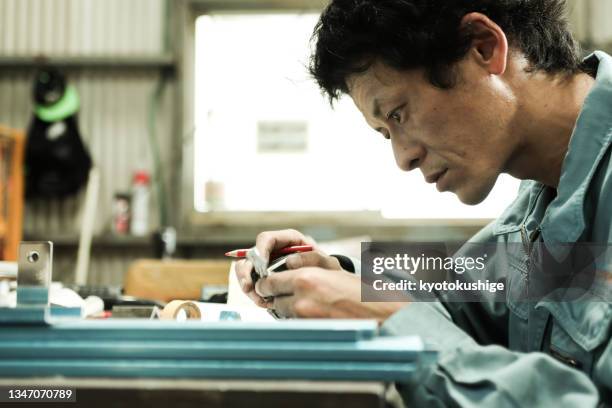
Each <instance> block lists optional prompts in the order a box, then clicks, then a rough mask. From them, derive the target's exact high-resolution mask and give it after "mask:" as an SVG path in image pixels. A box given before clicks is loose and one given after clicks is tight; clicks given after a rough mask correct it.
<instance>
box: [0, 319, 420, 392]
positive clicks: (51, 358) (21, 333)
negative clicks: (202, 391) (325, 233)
mask: <svg viewBox="0 0 612 408" xmlns="http://www.w3.org/2000/svg"><path fill="white" fill-rule="evenodd" d="M41 310H42V309H40V308H38V309H36V310H34V308H19V309H13V310H8V309H0V377H13V378H14V377H33V376H37V377H40V376H56V375H62V376H67V377H169V378H235V379H319V380H358V381H404V380H407V379H409V378H410V376H411V375H412V373H414V372H415V370H416V368H417V366H418V364H419V362H420V361H421V359H422V358H423V356H425V355H426V354H427V353H425V352H423V349H422V345H421V343H420V341H419V340H418V339H415V338H412V337H405V338H399V337H398V338H390V337H378V336H377V331H378V329H377V324H376V322H374V321H359V320H286V321H279V322H271V323H245V322H241V321H221V322H215V323H208V322H200V321H186V322H175V321H159V320H144V319H121V320H113V319H109V320H82V319H78V318H76V319H75V318H62V319H57V318H53V317H50V316H48V315H46V314H45V313H44V310H42V311H41ZM52 315H53V314H52ZM19 319H21V320H19ZM37 319H38V320H37Z"/></svg>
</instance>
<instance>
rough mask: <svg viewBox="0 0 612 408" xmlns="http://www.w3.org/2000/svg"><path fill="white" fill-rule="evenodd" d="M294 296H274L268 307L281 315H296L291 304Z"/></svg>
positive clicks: (293, 302)
mask: <svg viewBox="0 0 612 408" xmlns="http://www.w3.org/2000/svg"><path fill="white" fill-rule="evenodd" d="M294 304H295V296H278V297H275V298H274V301H273V302H272V304H271V306H270V308H271V309H273V310H274V311H275V312H276V314H278V315H279V316H282V317H296V314H295V310H294V307H293V305H294Z"/></svg>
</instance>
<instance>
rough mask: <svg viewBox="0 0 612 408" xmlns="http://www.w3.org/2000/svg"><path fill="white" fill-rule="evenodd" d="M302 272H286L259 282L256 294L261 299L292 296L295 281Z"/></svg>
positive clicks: (256, 286)
mask: <svg viewBox="0 0 612 408" xmlns="http://www.w3.org/2000/svg"><path fill="white" fill-rule="evenodd" d="M301 272H302V271H284V272H278V273H273V274H271V275H269V276H267V277H265V278H262V279H260V280H258V281H257V284H256V285H255V292H256V293H257V294H258V295H259V296H260V297H264V298H267V297H276V296H287V295H292V294H293V292H294V280H295V278H296V276H298V275H299V274H301Z"/></svg>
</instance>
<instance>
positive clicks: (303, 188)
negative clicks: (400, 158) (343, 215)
mask: <svg viewBox="0 0 612 408" xmlns="http://www.w3.org/2000/svg"><path fill="white" fill-rule="evenodd" d="M316 21H317V15H316V14H214V15H205V16H202V17H200V18H198V19H197V22H196V67H195V72H196V91H195V116H196V139H195V161H194V162H195V169H194V174H195V177H194V180H195V185H194V187H195V188H194V191H195V194H194V201H195V208H196V210H198V211H209V210H211V209H215V210H219V209H222V210H227V211H360V210H371V211H372V210H373V211H381V213H382V214H383V216H385V217H406V218H488V217H491V218H493V217H496V216H497V215H499V214H500V213H501V211H502V210H503V209H504V208H505V207H506V206H507V205H508V204H509V203H510V202H511V200H512V198H513V197H514V196H515V194H516V191H517V186H518V182H517V181H516V180H514V179H512V178H510V177H507V176H502V177H500V179H499V181H498V183H497V185H496V187H495V189H494V190H493V192H492V194H491V195H490V196H489V198H487V200H486V201H485V202H484V203H482V204H480V205H478V206H466V205H463V204H461V203H460V202H459V200H458V199H457V198H456V197H455V196H454V195H453V194H451V193H444V194H440V193H438V192H437V191H436V189H435V187H434V186H432V185H427V184H426V183H425V182H424V181H423V176H422V175H421V173H420V172H419V171H417V172H411V173H405V172H402V171H400V170H399V169H398V168H397V167H396V165H395V160H394V159H393V153H392V151H391V145H390V144H389V142H388V141H386V140H385V139H384V138H383V137H382V136H380V135H379V134H378V133H376V132H374V131H373V130H372V129H371V128H370V127H369V126H367V124H366V123H365V121H364V119H363V117H362V116H361V114H360V113H359V112H358V111H357V109H356V108H355V106H354V105H353V103H352V101H351V100H350V98H344V99H343V100H341V101H340V102H339V103H337V104H336V105H335V107H334V108H333V109H332V108H331V107H330V106H329V103H328V101H327V100H326V99H325V98H324V97H323V96H322V95H321V94H320V92H319V90H318V88H317V86H316V84H315V83H314V81H312V80H311V79H310V78H309V76H308V73H307V70H306V68H305V67H306V65H307V62H308V55H309V50H310V47H309V39H310V36H311V34H312V30H313V28H314V26H315V23H316Z"/></svg>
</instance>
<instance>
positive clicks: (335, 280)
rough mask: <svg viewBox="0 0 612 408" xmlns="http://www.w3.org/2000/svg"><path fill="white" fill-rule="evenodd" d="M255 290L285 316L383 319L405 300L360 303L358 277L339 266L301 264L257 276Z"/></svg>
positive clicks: (359, 281)
mask: <svg viewBox="0 0 612 408" xmlns="http://www.w3.org/2000/svg"><path fill="white" fill-rule="evenodd" d="M255 289H256V292H257V294H259V296H261V297H266V298H267V297H272V301H271V302H270V304H269V305H268V307H269V308H271V309H274V310H275V311H276V313H278V314H279V315H281V316H285V317H313V318H334V319H349V318H364V319H376V320H378V321H379V322H381V323H382V322H383V321H385V320H386V319H387V318H388V317H389V316H391V315H392V314H393V313H395V312H396V311H397V310H399V308H401V307H402V306H403V305H404V304H405V303H400V302H374V303H369V302H362V301H361V279H360V278H359V276H356V275H354V274H352V273H349V272H346V271H343V270H340V269H334V270H329V269H323V268H319V267H305V268H300V269H295V270H289V271H284V272H279V273H274V274H272V275H270V276H268V277H266V278H263V279H260V280H259V281H258V282H257V284H256V287H255Z"/></svg>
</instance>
